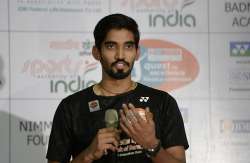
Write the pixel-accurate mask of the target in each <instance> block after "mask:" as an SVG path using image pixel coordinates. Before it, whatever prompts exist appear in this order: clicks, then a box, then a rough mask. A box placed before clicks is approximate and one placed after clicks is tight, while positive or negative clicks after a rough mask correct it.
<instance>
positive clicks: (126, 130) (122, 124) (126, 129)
mask: <svg viewBox="0 0 250 163" xmlns="http://www.w3.org/2000/svg"><path fill="white" fill-rule="evenodd" d="M120 127H121V129H122V130H123V131H124V132H125V133H126V134H127V135H128V136H129V137H132V135H131V133H130V132H129V130H128V128H127V127H126V125H124V123H123V122H120Z"/></svg>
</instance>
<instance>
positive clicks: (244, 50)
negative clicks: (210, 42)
mask: <svg viewBox="0 0 250 163" xmlns="http://www.w3.org/2000/svg"><path fill="white" fill-rule="evenodd" d="M230 56H233V57H243V56H250V42H245V41H231V42H230Z"/></svg>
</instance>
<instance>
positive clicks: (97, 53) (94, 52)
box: [92, 46, 101, 61]
mask: <svg viewBox="0 0 250 163" xmlns="http://www.w3.org/2000/svg"><path fill="white" fill-rule="evenodd" d="M92 55H93V57H94V58H95V59H96V60H98V61H100V58H101V56H100V51H99V49H98V48H97V47H96V46H93V48H92Z"/></svg>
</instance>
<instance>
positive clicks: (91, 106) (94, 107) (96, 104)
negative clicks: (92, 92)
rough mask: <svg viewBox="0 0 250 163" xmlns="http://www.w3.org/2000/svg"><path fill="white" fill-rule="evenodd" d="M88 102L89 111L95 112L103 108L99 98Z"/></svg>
mask: <svg viewBox="0 0 250 163" xmlns="http://www.w3.org/2000/svg"><path fill="white" fill-rule="evenodd" d="M88 104H89V111H90V112H95V111H98V110H101V108H100V105H99V101H98V100H93V101H90V102H89V103H88Z"/></svg>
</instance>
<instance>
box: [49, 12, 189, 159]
mask: <svg viewBox="0 0 250 163" xmlns="http://www.w3.org/2000/svg"><path fill="white" fill-rule="evenodd" d="M94 38H95V46H94V47H93V50H92V53H93V56H94V58H95V59H97V60H98V61H100V63H101V65H102V80H101V81H100V83H98V84H96V85H94V86H91V87H89V88H86V89H84V90H82V91H80V92H77V93H75V94H73V95H71V96H69V97H67V98H65V99H63V100H62V102H61V103H60V105H59V106H58V108H57V111H56V113H55V116H54V120H53V126H52V131H51V135H50V141H49V146H48V152H47V159H48V160H49V161H48V163H66V162H70V159H71V158H72V160H71V162H72V163H92V162H93V163H109V162H119V163H134V162H136V163H152V162H153V163H184V162H185V160H186V159H185V149H187V148H188V142H187V139H186V134H185V130H184V125H183V120H182V117H181V114H180V111H179V109H178V106H177V103H176V101H175V100H174V98H172V97H171V96H170V95H169V94H168V93H166V92H163V91H160V90H156V89H153V88H150V87H147V86H145V85H142V84H140V83H136V82H134V81H132V79H131V71H132V68H133V64H134V61H135V60H137V59H138V58H139V53H140V50H139V45H138V44H139V39H140V34H139V30H138V26H137V23H136V22H135V21H134V20H133V19H132V18H130V17H127V16H125V15H122V14H112V15H109V16H106V17H104V18H103V19H101V20H100V21H99V22H98V24H97V25H96V27H95V30H94ZM110 108H114V109H116V110H117V111H118V112H119V117H120V124H119V128H118V129H116V128H109V127H105V122H104V117H105V111H106V110H107V109H110Z"/></svg>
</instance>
